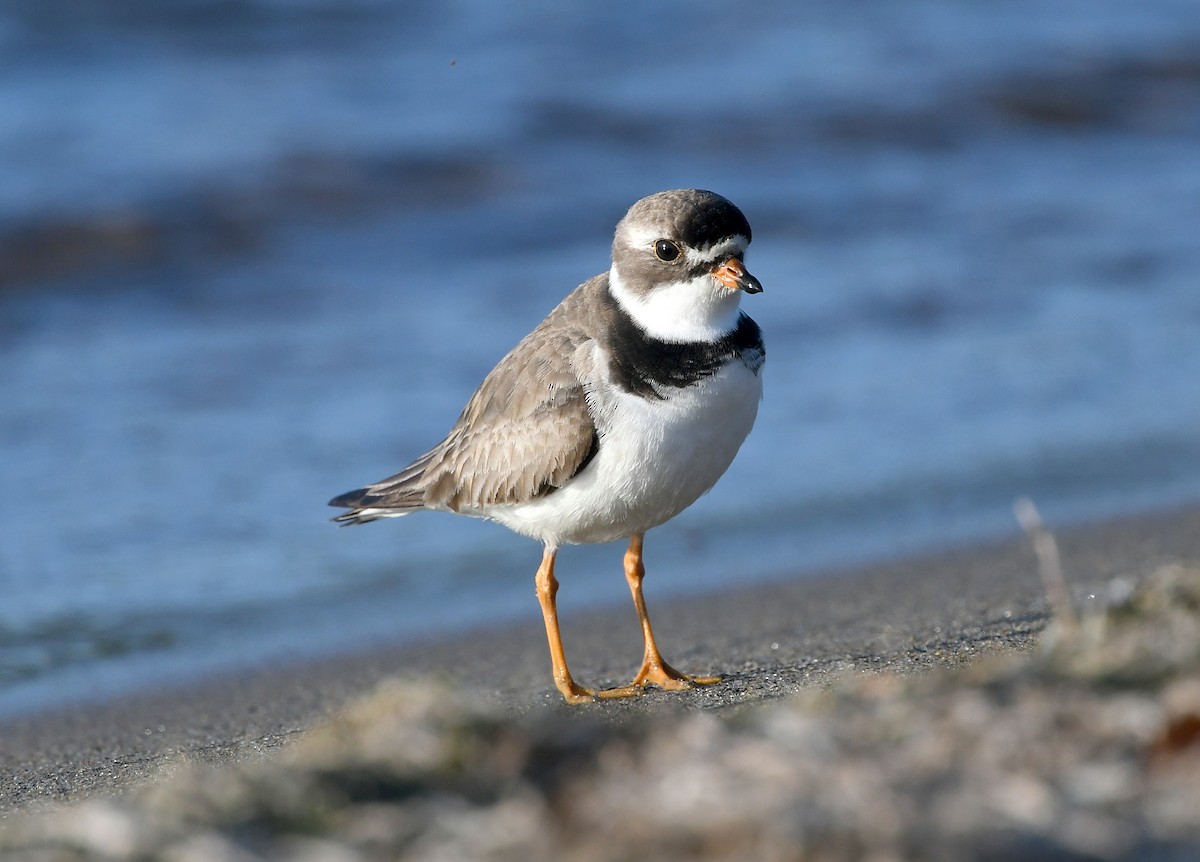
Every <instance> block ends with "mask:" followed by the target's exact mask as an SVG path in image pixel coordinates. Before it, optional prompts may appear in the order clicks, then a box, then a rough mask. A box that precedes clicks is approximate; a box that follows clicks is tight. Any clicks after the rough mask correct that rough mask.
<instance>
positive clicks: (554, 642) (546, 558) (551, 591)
mask: <svg viewBox="0 0 1200 862" xmlns="http://www.w3.org/2000/svg"><path fill="white" fill-rule="evenodd" d="M556 553H557V549H555V548H551V547H547V548H546V549H545V551H543V553H542V564H541V565H540V566H538V570H537V580H536V582H537V597H538V603H539V604H541V606H542V618H543V619H544V620H545V621H546V640H548V641H549V642H550V664H551V665H552V667H553V671H554V684H555V685H556V686H558V690H559V692H561V693H562V696H563V700H565V701H566V702H567V703H587V702H589V701H591V700H593V699H594V698H595V694H596V693H595V692H594V691H592V690H591V689H588V688H584V687H583V686H581V685H578V684H577V683H576V682H575V680H573V679H571V672H570V671H569V670H567V655H566V653H565V652H563V645H562V635H561V634H560V633H559V630H558V607H557V605H556V604H555V601H554V597H555V595H556V594H557V593H558V580H557V579H556V578H555V577H554V555H555V554H556Z"/></svg>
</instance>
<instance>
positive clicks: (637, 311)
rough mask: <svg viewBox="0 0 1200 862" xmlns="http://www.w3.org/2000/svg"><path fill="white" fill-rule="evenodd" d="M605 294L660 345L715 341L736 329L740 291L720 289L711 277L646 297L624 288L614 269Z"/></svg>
mask: <svg viewBox="0 0 1200 862" xmlns="http://www.w3.org/2000/svg"><path fill="white" fill-rule="evenodd" d="M608 290H609V292H610V293H611V294H612V296H613V299H615V300H616V301H617V302H618V303H619V304H620V306H621V307H622V308H623V309H625V311H626V312H627V313H628V314H629V316H630V317H632V318H633V320H634V322H635V323H636V324H637V325H638V326H640V327H641V328H642V330H643V331H645V333H646V334H647V335H649V336H650V337H652V338H657V339H658V340H660V341H670V342H674V343H685V342H689V341H708V342H712V341H717V340H718V339H720V338H723V337H724V336H726V335H728V334H729V333H730V332H732V331H733V330H734V329H736V328H737V325H738V316H739V311H738V303H739V302H740V301H741V298H742V294H741V291H740V290H730V289H729V288H727V287H724V286H722V285H721V284H720V283H719V282H718V281H717V280H716V279H714V278H713V277H712V276H711V275H700V276H697V277H696V278H694V279H691V280H689V281H676V282H671V283H669V284H664V285H660V286H659V287H656V288H654V290H652V291H650V292H649V293H648V294H645V295H641V294H637V293H634V292H633V291H631V290H630V289H629V288H628V287H626V285H625V282H624V280H623V279H622V278H621V274H620V273H619V272H618V271H617V267H616V266H615V265H614V266H613V267H612V268H611V269H610V270H609V271H608Z"/></svg>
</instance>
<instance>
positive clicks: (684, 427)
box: [329, 189, 766, 704]
mask: <svg viewBox="0 0 1200 862" xmlns="http://www.w3.org/2000/svg"><path fill="white" fill-rule="evenodd" d="M750 240H751V232H750V223H749V222H748V221H747V220H746V217H745V215H743V214H742V211H741V210H740V209H738V208H737V207H736V206H734V205H733V204H732V203H731V202H730V201H728V200H727V199H725V198H724V197H722V196H720V195H718V194H716V193H714V192H711V191H705V190H701V189H675V190H671V191H664V192H659V193H657V194H652V195H650V196H648V197H645V198H642V199H641V200H639V201H638V202H637V203H635V204H634V205H633V206H632V207H630V208H629V210H628V212H627V213H626V214H625V216H624V217H623V218H622V219H621V220H620V221H619V222H618V224H617V227H616V231H615V233H614V236H613V244H612V265H611V267H610V268H609V270H608V271H607V272H603V273H601V274H599V275H596V276H594V277H593V278H590V279H588V280H587V281H585V282H584V283H583V284H581V285H579V286H578V287H577V288H575V289H574V290H573V291H571V292H570V293H569V294H568V295H567V296H566V298H564V299H563V300H562V302H560V303H559V305H558V306H557V307H556V308H555V309H554V310H553V311H551V312H550V314H549V315H548V316H547V317H546V318H545V319H544V320H543V321H542V322H541V323H540V324H539V325H538V326H537V327H536V328H535V329H534V330H533V331H532V332H530V333H529V334H528V335H526V336H525V338H523V339H522V340H521V341H520V342H519V343H518V344H517V345H516V347H514V348H513V349H512V350H511V351H510V352H509V353H508V354H507V355H506V356H505V357H504V358H503V359H501V360H500V362H499V363H498V364H497V365H496V367H495V368H493V369H492V371H491V372H490V373H489V374H488V375H487V376H486V378H485V379H484V381H483V383H482V384H480V386H479V388H478V389H477V390H476V391H475V393H474V394H473V395H472V396H471V398H470V399H469V400H468V402H467V404H466V407H465V408H464V409H463V411H462V413H461V415H460V416H459V417H458V420H457V421H456V422H455V423H454V426H453V427H452V428H451V429H450V432H449V433H448V434H447V435H446V437H445V439H444V440H442V442H440V443H438V444H437V445H436V446H434V447H433V448H432V449H430V450H429V451H428V452H426V453H425V454H423V455H421V456H420V457H419V458H417V459H416V460H415V461H413V462H412V463H411V464H409V465H408V466H407V467H405V468H404V469H403V470H401V471H400V472H399V473H396V474H395V475H393V476H389V477H388V478H386V479H383V480H381V481H378V482H375V483H373V484H370V485H366V486H365V487H362V488H358V489H356V490H354V491H349V492H347V493H345V494H341V495H339V496H337V497H335V498H334V499H332V500H330V502H329V504H330V505H331V506H336V507H340V508H345V509H348V511H346V512H343V513H341V514H339V515H338V516H337V517H335V518H333V521H334V522H336V523H338V524H340V525H349V524H362V523H367V522H370V521H375V520H378V519H381V518H394V517H400V516H404V515H408V514H410V513H413V512H417V511H421V510H429V511H443V512H453V513H457V514H461V515H468V516H473V517H477V518H483V519H487V520H491V521H495V522H498V523H500V524H502V525H504V526H505V527H508V528H509V529H510V530H513V531H514V532H516V533H519V534H521V535H524V536H528V537H530V538H533V539H536V540H538V541H540V542H541V543H542V559H541V563H540V565H539V566H538V569H537V573H536V575H535V577H534V582H535V586H536V592H537V598H538V602H539V604H540V606H541V611H542V617H543V621H544V623H545V627H546V638H547V642H548V645H549V648H550V661H551V670H552V673H553V678H554V683H555V686H556V687H557V689H558V691H559V693H560V694H561V695H562V697H563V699H564V700H565V701H566V702H567V703H569V704H579V703H587V702H591V701H595V700H598V699H600V700H603V699H608V698H618V697H631V696H634V695H638V694H641V693H642V692H643V691H644V690H645V689H646V688H647V687H648V686H655V687H657V688H660V689H665V690H682V689H689V688H692V687H694V686H703V685H712V684H715V683H717V682H719V681H720V679H721V677H719V676H702V675H693V674H687V673H683V672H681V671H678V670H676V669H675V668H674V667H672V666H671V665H670V664H668V663H667V662H666V661H665V660H664V659H663V657H662V654H661V653H660V651H659V648H658V645H657V643H656V641H655V638H654V633H653V630H652V628H651V625H650V619H649V617H648V616H647V613H646V603H645V598H644V596H643V591H642V582H643V579H644V577H645V565H644V562H643V556H642V549H643V541H644V536H645V533H646V532H647V531H648V530H650V529H651V528H653V527H657V526H659V525H661V524H663V523H665V522H666V521H668V520H670V519H671V518H674V517H675V516H676V515H678V514H679V513H680V512H682V511H683V510H684V509H686V508H687V507H688V506H690V505H691V504H692V503H694V502H695V501H696V500H697V499H699V498H700V497H701V496H702V495H703V494H705V493H707V492H708V491H709V489H710V488H712V486H713V485H714V484H715V483H716V481H717V480H718V479H719V478H720V477H721V476H722V475H723V474H724V473H725V471H726V470H727V469H728V467H729V465H730V464H731V463H732V461H733V459H734V456H735V455H736V454H737V452H738V450H739V449H740V448H741V445H742V443H743V442H744V441H745V439H746V437H747V435H748V434H749V433H750V430H751V428H752V427H753V425H754V421H755V418H756V417H757V414H758V407H759V402H760V401H761V399H762V392H763V383H762V371H763V364H764V361H765V359H766V349H765V347H764V345H763V338H762V331H761V330H760V328H759V326H758V324H757V323H755V322H754V320H753V319H752V318H751V317H750V316H749V315H747V314H746V313H745V312H744V311H742V310H741V307H740V300H741V298H742V295H743V294H757V293H761V292H762V290H763V287H762V284H761V283H760V282H759V281H758V279H757V278H755V277H754V276H753V275H751V274H750V272H749V270H747V268H746V265H745V254H746V249H747V247H748V246H749V245H750ZM618 540H621V541H628V546H627V549H626V551H625V555H624V560H623V562H624V571H625V578H626V581H627V583H628V586H629V589H630V592H631V594H632V597H633V603H634V608H635V610H636V612H637V616H638V620H639V622H640V624H641V630H642V638H643V656H642V664H641V667H640V668H639V670H638V671H637V673H636V675H635V676H634V678H633V680H632V682H630V683H629V684H628V685H625V686H619V687H615V688H605V689H591V688H586V687H584V686H582V685H580V684H579V683H578V682H577V681H576V680H575V679H574V677H573V676H572V675H571V672H570V670H569V668H568V665H567V660H566V654H565V651H564V649H563V641H562V636H561V632H560V628H559V622H558V612H557V605H556V595H557V593H558V586H559V583H558V579H557V577H556V576H555V559H556V555H557V553H558V551H559V549H560V547H561V546H563V545H564V544H581V543H588V544H590V543H606V542H614V541H618Z"/></svg>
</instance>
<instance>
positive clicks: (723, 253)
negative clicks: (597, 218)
mask: <svg viewBox="0 0 1200 862" xmlns="http://www.w3.org/2000/svg"><path fill="white" fill-rule="evenodd" d="M624 233H625V238H626V240H627V241H628V242H629V246H630V248H644V249H647V250H649V251H650V253H651V254H653V253H654V243H656V242H657V241H658V240H660V239H670V238H671V237H667V236H664V235H663V232H662V231H660V230H654V229H653V228H648V227H645V226H642V225H637V226H634V225H629V226H627V227H626V229H625V231H624ZM749 245H750V240H748V239H747V238H746V237H744V236H742V235H741V234H740V233H738V234H734V235H733V236H728V237H725V239H723V240H721V241H720V242H718V243H716V244H715V245H706V246H701V247H700V248H685V249H684V250H683V254H684V259H685V260H686V261H687V263H688V264H689V265H691V266H698V265H700V264H704V263H711V262H714V261H718V260H720V261H723V260H726V259H727V258H729V257H731V256H733V255H735V254H745V253H746V247H747V246H749Z"/></svg>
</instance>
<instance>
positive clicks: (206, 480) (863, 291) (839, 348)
mask: <svg viewBox="0 0 1200 862" xmlns="http://www.w3.org/2000/svg"><path fill="white" fill-rule="evenodd" d="M680 186H698V187H705V188H711V189H714V190H716V191H719V192H721V193H722V194H724V195H726V196H728V197H730V198H731V199H733V200H734V201H735V202H736V203H738V204H739V206H741V208H742V209H743V210H744V211H745V212H746V214H747V215H748V216H749V218H750V220H751V222H752V224H753V225H754V230H755V238H754V244H753V247H752V248H751V250H750V254H749V256H748V263H749V265H750V268H751V270H752V271H753V272H754V273H755V274H756V275H757V276H758V277H759V278H760V280H761V281H762V282H763V284H764V285H765V287H766V292H765V293H764V294H762V295H761V296H757V297H749V298H747V301H746V303H745V307H746V308H747V310H748V311H749V312H750V313H751V314H752V315H753V316H754V317H755V318H756V319H757V320H758V321H759V322H760V324H761V325H762V327H763V329H764V331H765V333H766V338H767V344H768V352H769V360H768V365H767V370H766V374H767V378H766V384H767V385H766V398H765V401H764V403H763V405H762V410H761V413H760V417H759V421H758V425H757V428H756V430H755V431H754V433H753V435H752V436H751V438H750V440H749V442H748V443H747V445H746V446H745V447H744V449H743V452H742V453H741V455H740V456H739V458H738V460H737V461H736V463H735V464H734V466H733V468H732V469H731V470H730V471H729V473H728V474H727V475H726V477H725V478H724V479H723V480H722V481H721V482H720V483H719V485H718V486H717V488H716V490H715V491H714V493H712V494H711V495H709V496H708V497H706V498H704V499H703V500H701V501H700V502H699V503H698V504H697V505H696V506H694V507H693V508H692V509H691V510H689V511H688V512H687V513H686V514H685V515H683V516H681V517H680V518H678V519H677V520H676V521H674V522H672V523H670V524H668V525H666V526H664V527H662V528H660V529H658V530H656V531H654V532H653V533H652V534H651V535H650V538H649V539H648V542H647V554H648V564H649V568H650V573H651V577H650V579H649V581H648V590H649V592H650V596H651V601H652V602H653V601H655V600H656V599H661V598H662V597H666V596H671V595H682V594H687V593H691V592H696V591H702V590H710V589H714V588H718V587H721V586H724V585H727V584H733V583H750V582H753V581H756V580H763V579H768V578H775V577H781V576H788V575H795V574H800V573H804V572H811V571H814V570H818V569H821V568H827V567H831V566H843V565H850V564H853V563H855V562H858V561H861V560H866V559H871V558H878V557H887V556H894V555H897V554H902V553H911V552H915V551H918V550H922V549H929V548H936V547H939V546H944V545H949V544H957V543H961V542H965V541H971V540H974V539H977V538H981V537H989V536H996V535H1000V534H1003V533H1006V532H1009V531H1011V530H1013V529H1014V525H1013V521H1012V515H1011V504H1012V501H1013V499H1014V498H1015V497H1016V496H1018V495H1022V494H1024V495H1029V496H1031V497H1033V498H1034V499H1035V500H1036V501H1037V502H1038V503H1039V505H1040V507H1041V509H1042V511H1043V513H1044V514H1045V516H1046V517H1047V518H1048V519H1050V520H1051V521H1052V522H1054V523H1062V522H1066V521H1071V520H1082V519H1089V518H1099V517H1104V516H1108V515H1114V514H1120V513H1126V512H1133V511H1140V510H1145V509H1152V508H1156V507H1162V506H1170V505H1175V504H1180V503H1186V502H1192V501H1196V500H1198V499H1200V437H1198V430H1200V394H1198V393H1200V276H1198V273H1200V239H1198V237H1200V15H1197V14H1196V6H1195V3H1194V2H1190V0H1188V2H1168V0H1154V2H1146V3H1136V4H1134V3H1125V2H1118V0H1088V2H1060V3H1045V2H1032V0H1029V2H1023V0H1016V2H1006V3H991V2H988V3H971V4H964V3H959V2H952V0H925V2H916V0H900V2H897V0H866V2H859V3H852V4H850V3H845V2H842V0H810V2H806V3H803V4H794V3H783V2H766V3H743V4H736V5H734V4H728V3H709V2H690V3H686V4H684V3H661V4H646V3H636V2H610V3H605V4H559V3H547V2H537V3H526V4H499V3H492V2H484V0H458V2H437V3H432V2H407V3H386V2H381V0H349V2H348V0H292V2H289V0H243V2H239V3H222V2H200V0H192V2H174V3H170V4H165V3H161V2H158V0H114V2H106V3H103V4H79V3H73V2H66V0H40V2H38V3H3V4H0V492H2V493H0V716H2V715H6V714H12V713H15V712H19V711H23V710H29V709H33V708H37V707H44V706H51V705H55V704H59V703H63V702H67V701H72V700H80V699H84V698H89V697H98V696H106V695H110V694H114V693H117V692H120V691H124V690H127V689H130V688H133V687H136V686H145V685H154V684H158V683H160V682H162V681H164V680H180V679H186V678H189V677H192V676H195V675H198V674H201V673H207V672H213V671H217V670H227V669H233V668H237V667H239V666H243V665H246V664H249V663H253V662H261V661H268V660H279V659H285V658H297V657H303V656H311V655H321V654H328V653H330V652H333V651H335V650H342V649H351V648H356V647H360V646H364V645H367V644H370V643H372V642H376V641H380V640H403V639H406V638H414V637H419V636H422V635H427V634H430V633H435V632H446V631H454V630H461V629H465V628H467V627H469V626H472V625H477V624H480V623H484V622H493V621H504V620H508V619H518V618H521V617H527V618H530V620H531V622H532V620H533V617H534V616H535V615H536V605H535V603H534V600H533V591H532V574H533V570H534V568H535V566H536V562H537V560H538V556H539V550H538V548H537V547H536V546H535V545H534V544H533V543H531V542H529V541H528V540H525V539H521V538H519V537H516V536H512V535H510V534H508V533H507V532H506V531H504V530H503V529H501V528H499V527H496V526H494V525H489V524H482V523H479V522H475V521H470V520H468V519H460V518H453V517H449V516H439V515H420V516H415V517H412V518H408V519H405V520H403V521H400V522H390V523H383V524H376V525H372V526H370V527H365V528H358V529H353V530H337V529H334V528H333V527H332V526H330V525H329V524H328V523H326V518H327V517H329V515H331V514H332V511H331V510H328V509H327V508H326V506H325V501H326V500H327V499H328V498H329V497H331V496H333V495H334V494H336V493H339V492H341V491H345V490H348V489H350V488H352V487H356V486H357V485H360V484H362V483H364V482H367V481H370V480H375V479H379V478H381V477H383V476H385V475H387V474H389V473H391V472H393V471H395V470H396V469H398V468H399V467H401V466H403V464H405V463H406V461H407V459H409V458H411V457H412V456H415V455H416V454H418V453H420V452H422V451H424V449H426V448H427V447H429V446H430V445H432V444H433V443H435V442H436V441H437V440H439V439H440V437H441V435H442V434H443V433H444V432H445V431H446V430H447V429H448V428H449V426H450V424H451V422H452V421H453V420H454V418H455V417H456V416H457V414H458V411H459V409H460V408H461V406H462V404H463V402H464V401H465V399H466V398H467V397H468V396H469V395H470V393H471V391H472V390H473V388H474V387H475V386H476V385H477V384H478V382H479V381H480V380H481V379H482V377H483V375H484V374H485V373H486V372H487V370H488V369H489V368H490V367H491V366H492V364H493V363H494V362H495V361H496V360H498V359H499V358H500V356H502V355H503V354H504V353H505V352H506V351H507V350H508V348H509V347H511V346H512V344H514V343H515V342H516V340H517V339H518V338H519V337H520V336H521V335H523V334H524V333H525V332H527V331H528V330H529V329H530V328H532V326H534V325H535V324H536V323H537V322H538V321H539V320H540V319H541V318H542V316H543V315H544V314H545V313H546V312H547V311H549V310H550V309H551V308H552V307H553V306H554V305H555V304H556V303H557V302H558V300H559V299H560V298H561V297H562V296H563V295H564V294H565V293H566V292H567V291H568V290H569V289H571V288H572V287H574V286H575V285H576V284H578V283H579V282H581V281H583V280H584V279H586V278H587V277H589V276H591V275H593V274H595V273H597V272H599V271H601V270H603V269H605V268H606V267H607V263H608V244H609V242H610V238H611V231H612V227H613V225H614V223H615V222H616V220H617V219H618V218H619V217H620V216H621V215H622V214H623V212H624V210H625V209H626V208H627V207H628V205H629V204H630V203H632V202H633V201H634V200H636V199H637V198H639V197H641V196H643V195H645V194H648V193H650V192H653V191H657V190H660V189H664V188H672V187H680ZM619 556H620V549H619V548H616V547H613V546H607V547H599V548H580V549H568V550H567V551H566V552H565V553H564V555H563V557H562V560H561V563H560V578H561V580H562V582H563V590H562V593H561V594H560V599H561V601H562V603H563V607H564V609H565V612H566V613H571V612H572V611H574V610H579V609H582V608H586V607H589V606H593V605H595V604H597V603H607V604H616V603H620V602H625V601H627V599H626V595H625V585H624V581H623V579H622V578H621V577H620V575H619V571H620V570H619ZM896 588H897V589H903V585H902V584H898V585H897V587H896ZM534 624H536V623H534ZM632 660H633V659H632V657H631V661H632Z"/></svg>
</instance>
